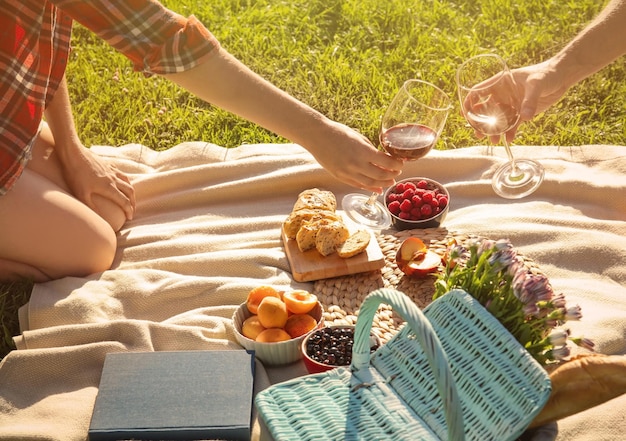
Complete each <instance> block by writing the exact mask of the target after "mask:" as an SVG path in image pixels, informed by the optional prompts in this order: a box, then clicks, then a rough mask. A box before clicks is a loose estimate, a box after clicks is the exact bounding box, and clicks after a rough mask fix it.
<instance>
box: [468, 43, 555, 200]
mask: <svg viewBox="0 0 626 441" xmlns="http://www.w3.org/2000/svg"><path fill="white" fill-rule="evenodd" d="M456 82H457V86H458V87H457V88H458V92H459V99H460V101H461V110H462V112H463V116H464V117H465V119H466V120H467V122H468V123H469V124H470V125H471V126H472V127H473V128H474V130H476V131H477V132H480V133H482V134H484V135H487V136H494V135H495V136H498V137H500V138H501V139H502V141H503V144H504V148H505V149H506V154H507V156H508V158H509V160H508V161H507V162H506V163H504V164H502V165H501V166H500V167H498V169H497V170H496V172H495V174H494V176H493V178H492V181H491V184H492V186H493V189H494V191H495V192H496V193H497V194H498V195H499V196H501V197H503V198H507V199H518V198H522V197H524V196H528V195H529V194H531V193H532V192H534V191H535V190H536V189H537V188H538V187H539V185H540V184H541V182H542V181H543V177H544V174H545V172H544V168H543V167H542V166H541V164H539V163H538V162H536V161H533V160H530V159H516V158H515V157H514V156H513V153H512V152H511V148H510V146H509V143H508V141H507V139H506V132H507V131H509V130H510V129H511V128H513V127H515V125H516V124H517V123H518V121H519V117H520V114H519V112H520V106H521V101H522V99H521V96H520V94H519V89H518V88H517V86H516V84H515V81H514V79H513V75H512V74H511V71H510V70H509V68H508V67H507V65H506V63H505V62H504V60H503V59H502V58H501V57H499V56H498V55H495V54H483V55H477V56H475V57H472V58H470V59H468V60H467V61H465V62H464V63H463V64H461V66H460V67H459V69H458V70H457V74H456ZM502 135H504V136H502Z"/></svg>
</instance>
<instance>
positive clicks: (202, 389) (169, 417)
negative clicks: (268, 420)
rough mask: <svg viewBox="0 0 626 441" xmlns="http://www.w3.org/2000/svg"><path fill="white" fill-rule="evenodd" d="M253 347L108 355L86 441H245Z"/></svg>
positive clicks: (252, 376)
mask: <svg viewBox="0 0 626 441" xmlns="http://www.w3.org/2000/svg"><path fill="white" fill-rule="evenodd" d="M253 386H254V353H253V352H251V351H246V350H224V351H173V352H120V353H110V354H107V356H106V359H105V362H104V366H103V370H102V376H101V379H100V387H99V389H98V395H97V397H96V401H95V405H94V410H93V415H92V417H91V423H90V427H89V441H110V440H126V439H133V440H163V439H167V440H197V439H224V440H249V439H250V432H251V416H252V399H253Z"/></svg>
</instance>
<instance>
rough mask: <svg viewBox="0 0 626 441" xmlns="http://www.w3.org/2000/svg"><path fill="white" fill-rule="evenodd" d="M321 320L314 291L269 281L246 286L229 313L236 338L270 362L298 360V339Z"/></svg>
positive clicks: (318, 326) (319, 306)
mask: <svg viewBox="0 0 626 441" xmlns="http://www.w3.org/2000/svg"><path fill="white" fill-rule="evenodd" d="M323 324H324V310H323V308H322V305H321V303H320V302H319V301H318V300H317V296H316V295H315V294H312V293H310V292H308V291H305V290H301V289H290V290H285V291H281V290H278V289H276V288H274V287H272V286H269V285H262V286H258V287H255V288H253V289H252V290H250V292H249V293H248V296H247V299H246V301H245V302H244V303H242V304H241V305H240V306H239V308H237V310H236V311H235V313H234V314H233V325H234V328H235V337H236V338H237V342H238V343H239V344H240V345H241V346H243V347H244V348H246V349H248V350H253V351H255V356H256V357H257V358H258V359H259V360H261V361H262V362H263V363H265V364H266V365H273V366H276V365H283V364H289V363H293V362H296V361H298V360H300V359H301V358H302V351H301V349H300V346H301V344H302V340H304V338H305V337H306V336H307V335H308V334H310V333H311V332H313V331H314V330H316V329H319V328H320V327H322V326H323Z"/></svg>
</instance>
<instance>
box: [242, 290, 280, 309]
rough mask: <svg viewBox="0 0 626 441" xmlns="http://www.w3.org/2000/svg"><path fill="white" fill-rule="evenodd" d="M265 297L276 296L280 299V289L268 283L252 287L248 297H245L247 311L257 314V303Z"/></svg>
mask: <svg viewBox="0 0 626 441" xmlns="http://www.w3.org/2000/svg"><path fill="white" fill-rule="evenodd" d="M265 297H276V298H278V299H280V298H281V294H280V291H278V290H276V288H274V287H272V286H269V285H261V286H257V287H256V288H253V289H252V290H250V292H249V293H248V298H247V299H246V306H247V307H248V311H250V313H252V314H257V313H258V309H259V305H260V304H261V301H262V300H263V299H264V298H265Z"/></svg>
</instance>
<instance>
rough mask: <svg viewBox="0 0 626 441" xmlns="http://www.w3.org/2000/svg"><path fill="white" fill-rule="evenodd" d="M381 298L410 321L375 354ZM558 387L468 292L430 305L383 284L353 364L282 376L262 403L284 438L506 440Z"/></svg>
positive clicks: (360, 328) (361, 319) (362, 316)
mask: <svg viewBox="0 0 626 441" xmlns="http://www.w3.org/2000/svg"><path fill="white" fill-rule="evenodd" d="M381 303H386V304H389V305H390V306H391V307H392V308H393V309H394V311H396V312H397V313H398V314H399V315H400V316H401V317H402V318H403V319H404V320H405V321H406V323H407V324H406V325H405V326H404V327H403V328H402V329H401V330H400V331H399V332H398V333H397V334H396V335H394V336H393V337H392V338H391V339H390V340H389V341H388V342H387V343H386V344H385V345H383V346H382V347H380V348H379V349H378V350H377V351H376V352H375V353H374V354H370V348H369V335H370V329H371V327H372V322H373V319H374V315H375V313H376V310H377V309H378V306H379V305H380V304H381ZM550 391H551V384H550V378H549V376H548V374H547V372H546V371H545V369H544V368H543V367H542V366H541V365H540V364H539V363H537V362H536V361H535V360H534V359H533V358H532V357H531V356H530V355H529V353H528V352H527V351H526V350H525V349H524V348H523V347H522V346H521V345H520V344H519V343H518V342H517V341H516V340H515V338H514V337H513V336H512V335H511V334H510V333H509V332H508V331H507V330H506V329H505V328H504V327H503V326H502V325H501V324H500V322H498V320H497V319H495V318H494V317H493V316H492V315H491V314H490V313H489V312H488V311H487V310H486V309H485V308H483V307H482V305H480V304H479V303H478V302H477V301H476V300H475V299H474V298H473V297H472V296H470V295H469V294H467V293H466V292H464V291H461V290H454V291H451V292H449V293H447V294H446V295H444V296H442V297H440V298H439V299H437V300H435V301H434V302H433V303H431V304H430V305H429V306H428V307H426V308H425V309H424V312H422V311H420V309H419V308H418V307H417V306H416V305H415V304H414V303H413V301H412V300H411V299H410V298H409V297H408V296H406V295H405V294H403V293H401V292H399V291H396V290H393V289H386V288H383V289H378V290H376V291H373V292H372V293H370V294H369V295H368V296H367V297H366V298H365V300H364V302H363V304H362V306H361V309H360V312H359V316H358V319H357V323H356V330H355V342H354V346H353V356H352V364H351V366H350V367H349V368H347V367H346V368H336V369H333V370H330V371H327V372H324V373H321V374H313V375H306V376H303V377H299V378H295V379H293V380H289V381H286V382H283V383H279V384H275V385H273V386H270V387H269V388H267V389H265V390H263V391H261V392H260V393H259V394H257V396H256V399H255V403H256V407H257V410H258V412H259V415H260V416H261V419H262V420H263V423H264V424H265V426H266V427H267V429H268V430H269V432H270V433H271V435H272V436H273V438H274V439H275V440H277V441H295V440H311V441H318V440H322V439H323V440H337V441H344V440H368V441H374V440H411V441H416V440H451V441H462V440H475V441H507V440H515V439H517V438H518V437H519V436H520V435H521V434H522V433H523V432H524V431H525V430H526V428H527V427H528V425H529V424H530V423H531V421H532V420H533V419H534V417H535V416H536V415H537V413H538V412H539V411H540V410H541V408H542V407H543V406H544V405H545V403H546V401H547V399H548V397H549V395H550Z"/></svg>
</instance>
